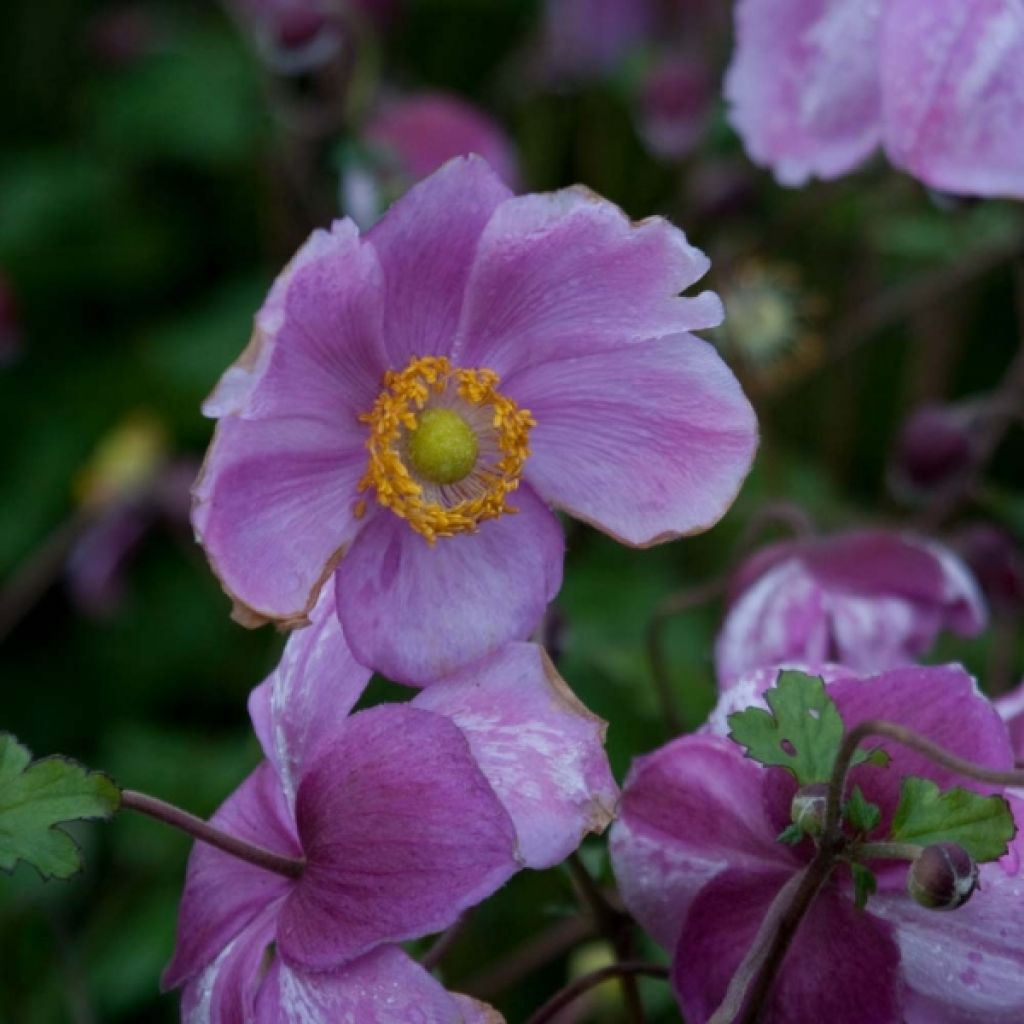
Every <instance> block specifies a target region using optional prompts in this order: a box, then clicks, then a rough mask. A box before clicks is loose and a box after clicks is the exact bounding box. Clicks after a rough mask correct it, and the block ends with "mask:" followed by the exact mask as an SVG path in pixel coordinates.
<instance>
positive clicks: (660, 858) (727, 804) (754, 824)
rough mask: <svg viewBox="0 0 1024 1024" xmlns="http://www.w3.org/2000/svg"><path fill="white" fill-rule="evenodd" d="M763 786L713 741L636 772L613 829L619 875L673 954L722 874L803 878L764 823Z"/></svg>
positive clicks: (672, 752) (630, 899) (629, 902)
mask: <svg viewBox="0 0 1024 1024" xmlns="http://www.w3.org/2000/svg"><path fill="white" fill-rule="evenodd" d="M762 776H763V771H762V769H761V768H760V767H759V766H758V765H756V764H754V762H753V761H749V760H747V759H746V758H744V756H743V755H742V753H741V752H740V749H739V747H737V746H736V744H734V743H733V742H732V741H730V740H725V739H720V738H718V737H715V736H682V737H680V738H679V739H677V740H673V741H672V742H671V743H669V744H668V745H667V746H664V747H662V748H661V749H660V750H657V751H655V752H654V753H653V754H649V755H648V756H647V757H642V758H639V759H638V760H637V761H635V762H634V764H633V767H632V769H631V770H630V773H629V777H628V778H627V779H626V785H625V787H624V788H623V792H622V802H621V804H620V808H619V820H618V821H617V822H616V823H615V824H614V825H613V826H612V831H611V857H612V865H613V867H614V868H615V877H616V879H617V880H618V884H619V890H620V892H621V893H622V898H623V900H624V901H625V903H626V906H627V907H628V908H629V910H630V912H631V913H632V914H633V916H634V917H636V919H637V920H638V921H639V922H640V923H641V924H642V925H643V927H644V928H645V929H646V930H647V931H649V932H650V933H651V935H653V936H654V938H655V939H656V940H657V941H658V942H659V943H661V944H662V945H663V946H665V947H666V948H667V949H672V948H674V946H675V944H676V941H677V940H678V938H679V933H680V929H681V928H682V924H683V919H684V917H685V915H686V912H687V910H688V908H689V907H690V904H691V903H692V902H693V901H694V899H695V898H696V897H697V895H698V893H699V892H700V890H701V888H702V887H703V886H704V885H705V884H706V883H707V882H708V881H709V880H710V879H711V878H713V877H714V876H715V875H717V874H718V873H719V872H720V871H723V870H724V869H726V868H727V867H735V868H737V869H739V868H742V869H744V870H751V871H757V870H763V869H769V868H771V869H775V870H778V871H781V872H782V874H783V877H785V873H786V872H787V871H792V870H795V868H796V866H797V862H796V861H795V860H794V859H793V854H792V852H791V851H790V849H789V847H786V846H782V845H780V844H779V843H776V842H775V832H773V831H772V828H771V825H770V824H769V822H768V820H767V819H766V817H765V814H764V809H763V806H762V800H761V784H762Z"/></svg>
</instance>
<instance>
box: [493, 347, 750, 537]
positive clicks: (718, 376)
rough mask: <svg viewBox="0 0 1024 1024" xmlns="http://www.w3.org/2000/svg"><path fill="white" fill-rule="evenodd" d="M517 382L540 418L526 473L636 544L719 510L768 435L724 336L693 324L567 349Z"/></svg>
mask: <svg viewBox="0 0 1024 1024" xmlns="http://www.w3.org/2000/svg"><path fill="white" fill-rule="evenodd" d="M506 391H507V392H508V393H509V394H510V395H511V396H512V397H514V398H515V399H516V400H517V401H518V402H519V404H520V405H521V406H523V407H524V408H528V409H529V410H530V411H531V412H532V413H533V415H534V417H535V419H536V420H537V426H536V427H534V428H533V430H532V431H531V434H530V444H531V447H532V449H533V455H532V456H531V457H530V459H529V460H528V462H527V464H526V477H527V479H528V480H529V482H530V483H531V485H532V486H533V487H535V488H536V490H537V491H538V493H539V494H540V495H541V496H542V497H543V498H545V499H546V500H548V501H550V502H552V503H553V504H555V505H557V506H558V507H560V508H563V509H565V510H566V511H567V512H569V513H571V514H572V515H574V516H576V517H577V518H579V519H583V520H585V521H587V522H589V523H593V524H594V525H595V526H597V527H598V528H600V529H602V530H604V531H605V532H607V533H610V534H611V535H612V536H614V537H616V538H618V539H619V540H621V541H623V542H624V543H627V544H633V545H636V546H647V545H650V544H656V543H659V542H661V541H664V540H668V539H670V538H673V537H678V536H681V535H684V534H690V533H697V532H700V531H701V530H704V529H707V528H708V527H710V526H711V525H713V524H714V523H715V522H717V521H718V520H719V519H720V518H721V517H722V516H723V515H724V514H725V511H726V510H727V509H728V507H729V505H730V504H732V501H733V499H734V498H735V497H736V493H737V492H738V491H739V488H740V485H741V484H742V482H743V480H744V478H745V477H746V475H747V472H748V471H749V469H750V464H751V462H752V460H753V457H754V450H755V448H756V447H757V420H756V418H755V416H754V410H753V409H752V408H751V406H750V403H749V402H748V401H747V399H746V397H745V396H744V394H743V392H742V390H741V389H740V386H739V382H738V381H737V380H736V378H735V377H734V376H733V375H732V373H731V372H730V370H729V368H728V367H727V366H726V365H725V363H723V362H722V360H721V358H720V357H719V356H718V353H717V352H716V351H715V349H714V347H713V346H711V345H709V344H708V343H707V342H705V341H701V340H700V339H698V338H695V337H693V336H692V335H678V336H674V337H671V338H663V339H660V340H658V341H650V342H647V343H645V344H642V345H632V346H631V345H627V346H625V347H622V348H618V349H614V350H610V351H604V352H600V353H598V354H596V355H589V356H584V357H581V358H573V359H560V360H558V361H555V362H546V363H541V364H539V365H536V366H534V367H532V368H530V369H528V370H526V371H525V372H523V373H518V374H516V375H515V376H513V377H512V378H510V379H509V381H508V382H507V384H506Z"/></svg>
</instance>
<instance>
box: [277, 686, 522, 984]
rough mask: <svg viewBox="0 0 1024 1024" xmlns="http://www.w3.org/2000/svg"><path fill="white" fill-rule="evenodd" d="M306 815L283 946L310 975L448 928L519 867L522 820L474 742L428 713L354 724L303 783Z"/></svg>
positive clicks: (378, 712) (374, 711) (368, 716)
mask: <svg viewBox="0 0 1024 1024" xmlns="http://www.w3.org/2000/svg"><path fill="white" fill-rule="evenodd" d="M296 812H297V818H298V824H299V835H300V836H301V838H302V848H303V850H304V851H305V855H306V862H307V863H306V871H305V873H304V874H303V876H302V879H301V880H300V881H299V882H298V883H297V885H296V886H295V888H294V889H293V890H292V893H291V895H290V896H289V897H288V900H287V902H286V903H285V905H284V908H283V909H282V911H281V917H280V925H279V929H278V941H279V948H280V950H281V952H282V954H283V955H284V957H285V958H286V959H287V960H288V961H289V962H290V963H292V964H295V965H299V966H302V967H304V968H308V969H310V970H326V969H329V968H332V967H336V966H337V965H339V964H341V963H344V962H345V961H347V960H351V959H353V958H355V957H357V956H360V955H362V954H363V953H366V952H369V951H370V950H371V949H373V948H374V947H376V946H379V945H381V944H382V943H387V942H401V941H404V940H406V939H412V938H418V937H419V936H422V935H427V934H430V933H431V932H435V931H440V930H441V929H442V928H446V927H447V926H448V925H450V924H451V923H452V922H453V921H454V920H455V919H456V918H457V917H458V915H459V914H460V913H461V912H462V911H463V910H465V909H466V908H467V907H469V906H472V905H473V904H474V903H477V902H479V901H480V900H482V899H484V898H485V897H486V896H489V895H490V894H491V893H492V892H494V890H495V889H497V888H498V887H499V886H500V885H502V884H503V883H504V882H505V880H506V879H508V878H509V877H510V876H511V875H512V874H514V873H515V871H516V870H517V869H518V867H519V865H518V864H517V862H516V860H515V857H514V851H515V831H514V829H513V826H512V822H511V820H510V819H509V816H508V814H507V812H506V811H505V809H504V808H503V807H502V806H501V804H500V802H499V801H498V798H497V797H496V796H495V795H494V791H493V790H492V789H491V787H490V785H489V784H488V783H487V780H486V779H485V778H484V776H483V775H482V774H481V772H480V769H479V768H478V767H477V764H476V761H475V760H474V758H473V755H472V753H471V751H470V749H469V744H468V743H467V741H466V738H465V736H464V735H463V734H462V732H461V731H460V730H459V729H458V728H457V727H456V726H455V725H454V724H453V723H452V722H450V721H449V720H448V719H446V718H444V717H442V716H441V715H435V714H432V713H431V712H429V711H421V710H419V709H418V708H412V707H408V706H399V705H387V706H383V707H376V708H371V709H370V710H368V711H362V712H360V713H359V714H356V715H354V716H353V717H352V718H350V719H349V721H348V723H347V725H346V727H345V729H344V730H343V731H342V732H340V733H338V734H337V735H336V737H335V739H334V742H333V744H332V745H331V746H330V748H329V749H328V750H326V751H325V752H324V753H323V755H322V756H321V757H320V758H319V759H318V761H317V762H316V763H315V764H314V765H313V766H312V767H310V768H309V769H308V770H307V772H306V774H305V775H304V777H303V779H302V783H301V785H300V786H299V792H298V797H297V800H296Z"/></svg>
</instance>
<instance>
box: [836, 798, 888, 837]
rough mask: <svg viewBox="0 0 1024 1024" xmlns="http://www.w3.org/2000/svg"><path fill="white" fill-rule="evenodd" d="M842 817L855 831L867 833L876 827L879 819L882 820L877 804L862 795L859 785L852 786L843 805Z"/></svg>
mask: <svg viewBox="0 0 1024 1024" xmlns="http://www.w3.org/2000/svg"><path fill="white" fill-rule="evenodd" d="M843 817H844V818H845V819H846V820H847V821H848V822H849V823H850V825H851V826H852V827H853V828H854V830H855V831H857V832H860V833H862V834H863V835H867V834H868V833H869V832H873V831H874V830H875V829H876V828H877V827H878V823H879V821H881V820H882V812H881V810H880V809H879V806H878V804H873V803H871V802H870V801H869V800H868V799H867V798H866V797H865V796H864V794H863V793H862V792H861V791H860V786H854V787H853V792H852V793H851V794H850V799H849V800H847V801H846V806H845V807H843Z"/></svg>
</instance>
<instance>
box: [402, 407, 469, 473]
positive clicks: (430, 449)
mask: <svg viewBox="0 0 1024 1024" xmlns="http://www.w3.org/2000/svg"><path fill="white" fill-rule="evenodd" d="M406 452H407V453H408V457H409V461H410V462H411V463H412V466H413V469H415V470H416V472H417V473H418V474H419V475H420V476H421V477H422V478H423V479H424V480H429V481H430V482H431V483H434V484H455V483H458V482H459V481H460V480H463V479H465V478H466V477H467V476H469V474H470V473H471V472H472V470H473V467H474V466H475V465H476V456H477V440H476V434H475V433H474V432H473V428H472V427H471V426H470V425H469V424H468V423H467V422H466V421H465V420H464V419H463V418H462V417H461V416H460V415H459V414H458V413H457V412H455V411H454V410H452V409H424V410H423V412H422V413H420V416H419V421H418V422H417V424H416V426H415V428H414V429H413V430H412V431H410V433H409V437H408V440H407V442H406Z"/></svg>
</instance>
